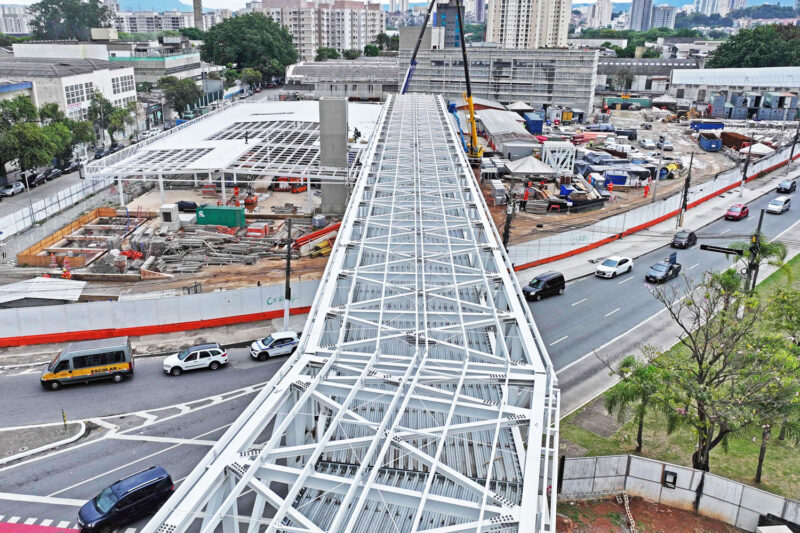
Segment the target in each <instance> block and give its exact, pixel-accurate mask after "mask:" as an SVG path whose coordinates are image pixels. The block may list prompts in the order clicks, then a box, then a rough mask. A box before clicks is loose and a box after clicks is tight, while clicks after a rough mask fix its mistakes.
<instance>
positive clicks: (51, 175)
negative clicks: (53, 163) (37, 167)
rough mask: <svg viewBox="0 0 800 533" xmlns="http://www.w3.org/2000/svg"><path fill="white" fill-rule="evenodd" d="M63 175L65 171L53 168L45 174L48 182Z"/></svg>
mask: <svg viewBox="0 0 800 533" xmlns="http://www.w3.org/2000/svg"><path fill="white" fill-rule="evenodd" d="M61 174H63V171H62V170H61V169H60V168H58V167H53V168H51V169H50V170H48V171H47V172H45V173H44V179H45V180H47V181H50V180H54V179H56V178H57V177H59V176H61Z"/></svg>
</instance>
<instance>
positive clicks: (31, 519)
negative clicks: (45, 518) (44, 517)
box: [23, 518, 39, 526]
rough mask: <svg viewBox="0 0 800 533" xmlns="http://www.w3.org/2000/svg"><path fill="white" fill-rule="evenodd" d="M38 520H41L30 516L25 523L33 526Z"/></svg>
mask: <svg viewBox="0 0 800 533" xmlns="http://www.w3.org/2000/svg"><path fill="white" fill-rule="evenodd" d="M37 520H39V519H38V518H28V519H27V520H25V522H23V524H25V525H26V526H32V525H33V524H35V523H36V521H37Z"/></svg>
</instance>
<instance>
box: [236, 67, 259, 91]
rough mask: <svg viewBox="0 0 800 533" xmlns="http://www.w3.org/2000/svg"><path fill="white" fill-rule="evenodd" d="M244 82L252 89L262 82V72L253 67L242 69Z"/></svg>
mask: <svg viewBox="0 0 800 533" xmlns="http://www.w3.org/2000/svg"><path fill="white" fill-rule="evenodd" d="M241 79H242V83H244V84H245V85H248V86H249V87H250V88H251V89H252V88H254V87H255V86H256V85H258V84H259V83H261V73H260V72H259V71H257V70H255V69H252V68H249V67H248V68H246V69H244V70H242V77H241Z"/></svg>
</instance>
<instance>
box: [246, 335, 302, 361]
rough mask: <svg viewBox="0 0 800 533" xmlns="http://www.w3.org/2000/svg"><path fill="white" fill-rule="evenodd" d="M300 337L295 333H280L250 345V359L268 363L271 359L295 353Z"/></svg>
mask: <svg viewBox="0 0 800 533" xmlns="http://www.w3.org/2000/svg"><path fill="white" fill-rule="evenodd" d="M299 343H300V336H299V335H298V334H297V333H295V332H294V331H278V332H275V333H273V334H272V335H269V336H268V337H264V338H263V339H261V340H257V341H255V342H254V343H253V344H251V345H250V357H252V358H253V359H259V360H261V361H266V360H267V359H269V358H270V357H277V356H279V355H289V354H291V353H294V351H295V350H296V349H297V345H298V344H299Z"/></svg>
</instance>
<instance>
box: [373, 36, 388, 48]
mask: <svg viewBox="0 0 800 533" xmlns="http://www.w3.org/2000/svg"><path fill="white" fill-rule="evenodd" d="M390 41H391V39H390V38H389V36H388V35H386V34H385V33H383V32H381V33H379V34H378V35H376V36H375V43H376V44H377V45H378V46H379V47H380V48H381V50H388V49H389V42H390Z"/></svg>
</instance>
